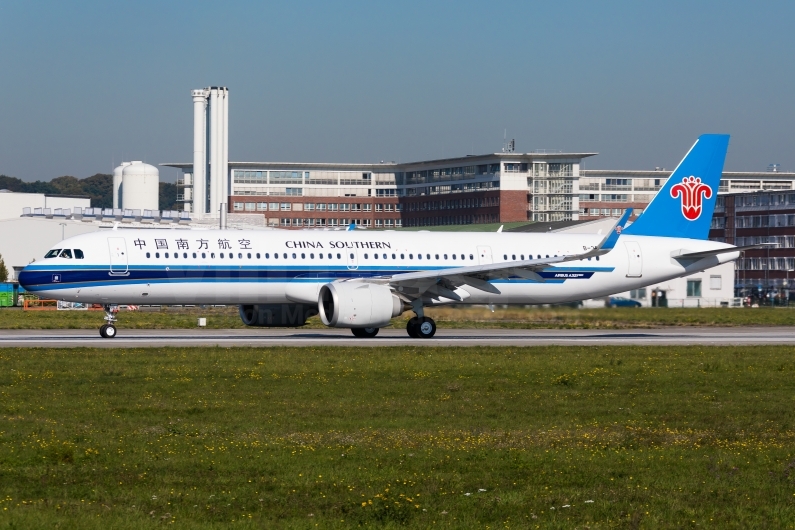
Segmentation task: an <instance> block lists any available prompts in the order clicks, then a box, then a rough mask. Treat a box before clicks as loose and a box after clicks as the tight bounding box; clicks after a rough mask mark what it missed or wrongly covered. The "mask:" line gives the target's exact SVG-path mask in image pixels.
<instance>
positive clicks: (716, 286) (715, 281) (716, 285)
mask: <svg viewBox="0 0 795 530" xmlns="http://www.w3.org/2000/svg"><path fill="white" fill-rule="evenodd" d="M722 286H723V283H722V278H721V276H720V274H713V275H712V276H710V277H709V288H710V289H712V290H713V291H719V290H720V289H721V288H722Z"/></svg>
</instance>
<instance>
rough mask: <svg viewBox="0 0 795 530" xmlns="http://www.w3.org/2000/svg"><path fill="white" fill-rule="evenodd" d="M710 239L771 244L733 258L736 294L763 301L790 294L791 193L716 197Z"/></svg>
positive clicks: (793, 247) (793, 260)
mask: <svg viewBox="0 0 795 530" xmlns="http://www.w3.org/2000/svg"><path fill="white" fill-rule="evenodd" d="M710 239H712V240H715V241H722V242H726V243H730V244H732V245H737V246H743V245H758V244H761V243H771V245H770V246H769V247H768V248H764V249H753V250H747V251H745V252H744V253H743V256H742V257H741V258H740V259H739V260H737V265H736V271H735V295H736V296H743V297H751V298H752V299H754V300H755V301H757V302H759V303H762V304H780V303H786V302H787V300H788V299H791V298H792V297H793V295H795V289H792V284H791V282H793V281H795V192H789V193H785V192H771V191H768V192H757V193H730V194H726V195H721V196H719V197H718V200H717V204H716V207H715V214H714V215H713V218H712V228H711V230H710Z"/></svg>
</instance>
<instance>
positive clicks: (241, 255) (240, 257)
mask: <svg viewBox="0 0 795 530" xmlns="http://www.w3.org/2000/svg"><path fill="white" fill-rule="evenodd" d="M249 256H251V254H249ZM237 258H238V259H243V253H242V252H238V253H237Z"/></svg>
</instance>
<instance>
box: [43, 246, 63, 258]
mask: <svg viewBox="0 0 795 530" xmlns="http://www.w3.org/2000/svg"><path fill="white" fill-rule="evenodd" d="M60 252H61V249H60V248H54V249H52V250H51V251H49V252H47V253H46V254H45V255H44V257H45V258H57V257H58V254H59V253H60Z"/></svg>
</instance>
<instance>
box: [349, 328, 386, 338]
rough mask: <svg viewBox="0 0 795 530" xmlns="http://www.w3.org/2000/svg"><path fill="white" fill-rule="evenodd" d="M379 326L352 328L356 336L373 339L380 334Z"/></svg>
mask: <svg viewBox="0 0 795 530" xmlns="http://www.w3.org/2000/svg"><path fill="white" fill-rule="evenodd" d="M378 331H379V328H351V333H353V336H354V337H358V338H360V339H372V338H373V337H375V336H376V335H378Z"/></svg>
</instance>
